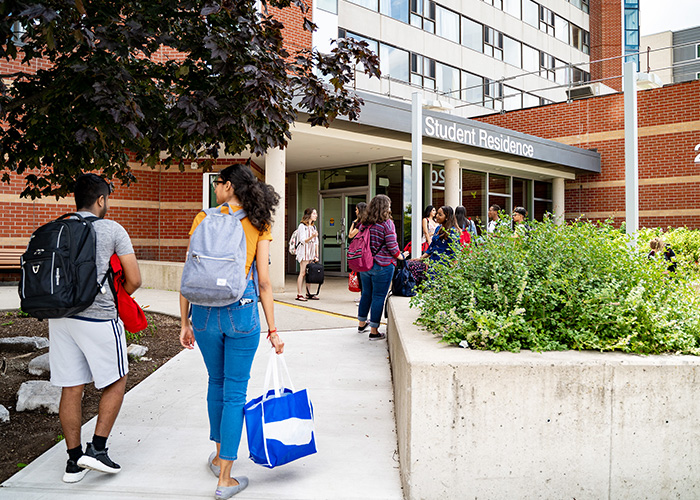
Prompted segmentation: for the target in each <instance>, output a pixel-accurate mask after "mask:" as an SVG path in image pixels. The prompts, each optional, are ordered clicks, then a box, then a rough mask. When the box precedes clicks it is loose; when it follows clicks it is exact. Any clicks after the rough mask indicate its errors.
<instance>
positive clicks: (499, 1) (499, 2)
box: [484, 0, 503, 10]
mask: <svg viewBox="0 0 700 500" xmlns="http://www.w3.org/2000/svg"><path fill="white" fill-rule="evenodd" d="M484 2H486V3H487V4H489V5H493V6H494V7H496V8H497V9H500V10H503V0H484Z"/></svg>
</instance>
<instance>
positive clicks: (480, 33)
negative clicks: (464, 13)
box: [462, 17, 484, 52]
mask: <svg viewBox="0 0 700 500" xmlns="http://www.w3.org/2000/svg"><path fill="white" fill-rule="evenodd" d="M462 45H464V46H465V47H469V48H470V49H474V50H477V51H479V52H483V48H484V26H483V25H482V24H480V23H477V22H476V21H472V20H471V19H469V18H468V17H463V18H462Z"/></svg>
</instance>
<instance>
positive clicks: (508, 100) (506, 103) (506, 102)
mask: <svg viewBox="0 0 700 500" xmlns="http://www.w3.org/2000/svg"><path fill="white" fill-rule="evenodd" d="M503 92H504V93H505V95H504V96H503V109H505V110H506V111H512V110H515V109H521V108H522V107H523V95H522V94H523V93H522V92H521V91H519V90H518V89H515V88H513V87H508V86H505V87H504V88H503Z"/></svg>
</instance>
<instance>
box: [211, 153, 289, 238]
mask: <svg viewBox="0 0 700 500" xmlns="http://www.w3.org/2000/svg"><path fill="white" fill-rule="evenodd" d="M219 179H220V180H221V181H223V182H226V181H228V182H230V183H231V184H232V185H233V193H234V194H235V195H236V197H237V198H238V199H239V200H240V202H241V205H243V210H245V212H246V215H247V216H248V220H249V221H250V223H251V224H253V226H255V228H256V229H257V230H258V231H260V232H261V233H262V232H263V231H266V230H268V229H270V228H271V227H272V215H273V214H274V213H275V207H276V206H277V205H278V204H279V202H280V195H278V194H277V193H276V192H275V190H274V188H273V187H272V186H270V185H269V184H265V183H264V182H262V181H260V180H258V178H257V177H255V174H253V171H252V170H251V169H250V167H249V166H248V165H246V164H244V163H236V164H234V165H231V166H228V167H226V168H225V169H223V170H222V171H221V172H219Z"/></svg>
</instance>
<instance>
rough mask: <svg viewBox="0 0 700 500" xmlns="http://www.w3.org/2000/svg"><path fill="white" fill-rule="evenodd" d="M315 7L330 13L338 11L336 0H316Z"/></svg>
mask: <svg viewBox="0 0 700 500" xmlns="http://www.w3.org/2000/svg"><path fill="white" fill-rule="evenodd" d="M316 7H318V8H319V9H321V10H325V11H326V12H330V13H331V14H337V13H338V0H317V1H316Z"/></svg>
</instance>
